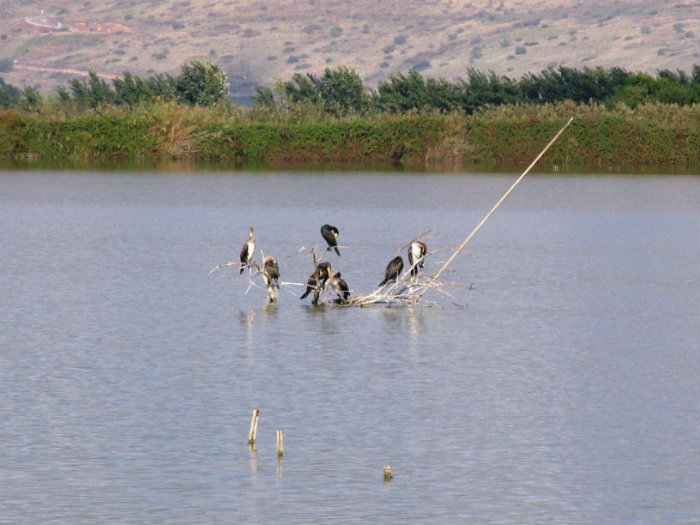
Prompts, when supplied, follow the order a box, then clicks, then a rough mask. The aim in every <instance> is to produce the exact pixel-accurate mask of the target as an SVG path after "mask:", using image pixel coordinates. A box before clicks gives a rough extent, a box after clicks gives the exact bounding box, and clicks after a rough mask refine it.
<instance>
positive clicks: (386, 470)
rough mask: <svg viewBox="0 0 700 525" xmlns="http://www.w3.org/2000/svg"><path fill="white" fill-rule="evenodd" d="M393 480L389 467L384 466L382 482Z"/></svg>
mask: <svg viewBox="0 0 700 525" xmlns="http://www.w3.org/2000/svg"><path fill="white" fill-rule="evenodd" d="M393 478H394V474H393V473H392V472H391V467H390V466H389V465H385V466H384V481H391V480H392V479H393Z"/></svg>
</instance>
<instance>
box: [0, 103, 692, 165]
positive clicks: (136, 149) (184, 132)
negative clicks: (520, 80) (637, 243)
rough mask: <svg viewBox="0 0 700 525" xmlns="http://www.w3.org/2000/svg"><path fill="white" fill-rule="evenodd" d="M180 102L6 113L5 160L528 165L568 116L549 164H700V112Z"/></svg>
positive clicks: (0, 131)
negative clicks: (343, 112)
mask: <svg viewBox="0 0 700 525" xmlns="http://www.w3.org/2000/svg"><path fill="white" fill-rule="evenodd" d="M294 115H295V114H294V112H289V113H287V114H286V117H285V118H284V119H282V118H278V116H275V115H273V114H269V113H265V112H259V111H249V112H241V111H240V110H238V109H236V108H235V107H233V106H230V105H223V106H215V107H210V108H206V107H199V106H195V107H190V106H183V105H178V104H176V103H174V102H171V103H160V104H149V105H142V106H137V107H135V108H133V109H127V108H124V107H107V108H103V109H102V110H100V111H90V112H81V113H78V114H66V113H65V112H62V111H60V110H57V109H54V110H50V109H48V108H44V109H43V110H42V111H35V112H28V111H21V110H17V109H10V110H0V158H5V159H33V158H42V159H64V160H79V159H102V160H104V159H111V160H136V159H153V160H155V159H196V160H215V161H223V162H231V163H249V162H255V163H265V162H279V161H290V162H293V161H343V162H368V161H374V162H376V161H379V162H406V163H411V164H418V165H424V166H433V167H440V166H446V165H450V166H465V167H467V166H470V165H474V164H484V165H496V164H500V165H506V164H521V163H525V162H529V161H530V160H532V159H533V158H534V156H535V155H536V154H537V153H539V151H540V150H541V149H542V147H543V146H544V145H545V144H546V143H547V142H548V141H549V139H550V138H551V137H552V136H553V135H554V133H555V132H556V131H557V130H558V129H559V128H560V127H561V126H562V125H563V123H564V122H566V120H568V118H569V117H574V122H573V123H572V125H571V126H570V127H569V129H568V130H567V132H566V133H565V135H564V136H562V138H561V139H560V140H559V141H558V142H557V143H556V144H555V145H554V146H553V147H552V149H551V150H550V151H549V152H548V154H547V157H546V160H548V161H549V162H551V163H556V164H560V165H566V166H578V165H585V166H596V165H597V166H617V165H625V164H628V165H656V166H664V165H686V166H698V165H700V106H698V105H692V106H679V105H675V104H660V103H655V104H644V105H640V106H638V107H636V108H634V109H630V108H629V107H627V106H625V105H619V106H616V107H614V108H606V107H605V106H603V105H598V104H591V105H580V104H574V103H572V102H565V103H557V104H544V105H532V104H530V105H503V106H497V107H491V108H487V109H483V110H480V111H476V112H474V113H473V114H471V115H466V114H464V113H463V112H451V113H439V112H427V113H419V112H409V113H403V114H389V113H386V114H379V115H368V116H356V117H345V118H328V117H325V118H315V116H313V115H312V116H309V115H305V114H303V112H301V113H299V114H296V117H295V116H294Z"/></svg>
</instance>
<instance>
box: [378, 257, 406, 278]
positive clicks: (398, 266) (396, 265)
mask: <svg viewBox="0 0 700 525" xmlns="http://www.w3.org/2000/svg"><path fill="white" fill-rule="evenodd" d="M402 270H403V259H402V258H401V256H400V255H397V256H396V257H394V258H393V259H392V260H391V261H390V262H389V264H387V265H386V272H384V280H383V281H382V282H381V283H379V286H383V285H385V284H386V283H388V282H389V281H395V280H396V279H398V278H399V275H400V274H401V271H402Z"/></svg>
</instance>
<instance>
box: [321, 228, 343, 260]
mask: <svg viewBox="0 0 700 525" xmlns="http://www.w3.org/2000/svg"><path fill="white" fill-rule="evenodd" d="M321 235H322V236H323V238H324V239H325V240H326V242H327V243H328V248H326V249H327V250H330V249H331V248H334V249H335V253H337V254H338V256H340V251H339V250H338V228H336V227H335V226H331V225H330V224H324V225H323V226H321Z"/></svg>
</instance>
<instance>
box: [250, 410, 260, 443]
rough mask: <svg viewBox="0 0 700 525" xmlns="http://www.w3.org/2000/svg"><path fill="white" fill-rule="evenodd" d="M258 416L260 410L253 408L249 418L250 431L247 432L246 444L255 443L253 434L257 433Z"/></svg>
mask: <svg viewBox="0 0 700 525" xmlns="http://www.w3.org/2000/svg"><path fill="white" fill-rule="evenodd" d="M259 418H260V410H258V409H257V408H256V409H255V410H253V418H252V419H251V420H250V432H249V433H248V444H249V445H254V444H255V436H256V435H257V433H258V419H259Z"/></svg>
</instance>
